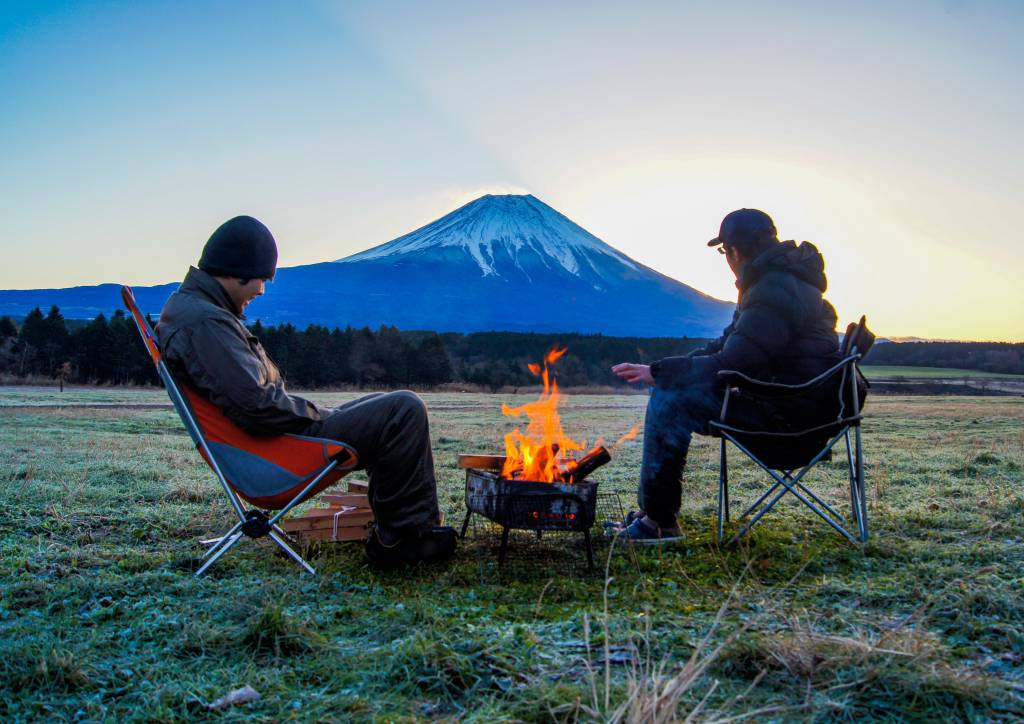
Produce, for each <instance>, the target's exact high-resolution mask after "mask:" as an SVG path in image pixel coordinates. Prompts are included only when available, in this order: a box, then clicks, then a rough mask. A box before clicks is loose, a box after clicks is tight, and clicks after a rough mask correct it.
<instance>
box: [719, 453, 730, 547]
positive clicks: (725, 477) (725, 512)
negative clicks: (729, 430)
mask: <svg viewBox="0 0 1024 724" xmlns="http://www.w3.org/2000/svg"><path fill="white" fill-rule="evenodd" d="M721 441H722V447H721V451H720V452H719V460H718V542H719V543H721V542H722V538H723V536H724V535H725V523H726V522H727V521H728V520H729V468H728V464H729V460H728V456H727V454H726V451H725V438H724V437H723V438H721Z"/></svg>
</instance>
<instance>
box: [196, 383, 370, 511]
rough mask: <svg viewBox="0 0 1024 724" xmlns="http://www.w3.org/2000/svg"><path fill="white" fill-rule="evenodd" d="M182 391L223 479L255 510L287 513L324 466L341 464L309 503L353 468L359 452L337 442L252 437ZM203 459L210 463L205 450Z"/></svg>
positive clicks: (204, 401) (199, 396)
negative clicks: (300, 492) (293, 501)
mask: <svg viewBox="0 0 1024 724" xmlns="http://www.w3.org/2000/svg"><path fill="white" fill-rule="evenodd" d="M179 388H180V389H181V391H182V393H183V394H184V397H185V400H186V402H187V403H188V405H189V407H190V408H191V412H192V414H193V417H194V418H195V420H196V422H197V423H198V425H199V428H200V430H202V433H203V437H205V438H206V443H207V445H208V446H209V448H210V450H211V452H213V454H214V456H215V457H216V458H217V462H218V464H219V466H220V470H221V472H222V473H223V474H224V477H225V478H227V481H228V483H229V484H230V485H231V487H232V489H233V490H234V491H235V492H236V493H238V495H239V496H240V497H242V498H243V499H244V500H245V501H246V502H248V503H250V504H252V505H254V506H257V507H259V508H266V509H269V510H278V509H280V508H282V507H284V505H286V504H287V503H288V502H289V501H291V500H292V498H294V497H295V495H296V494H297V493H298V492H299V491H301V490H302V488H303V487H304V486H305V485H306V484H307V483H308V482H309V481H310V480H311V479H312V478H313V477H314V476H315V475H316V474H317V473H318V472H320V470H321V469H323V467H324V466H325V465H327V464H328V463H330V462H331V460H333V459H338V460H339V463H340V464H339V465H338V466H337V467H336V468H335V469H334V470H332V471H331V472H330V473H328V474H327V475H326V476H325V477H324V478H323V479H322V480H321V481H320V482H318V483H317V486H316V487H315V488H314V489H313V490H311V491H310V492H309V493H307V494H306V496H305V498H306V499H308V498H311V497H313V496H314V495H316V494H317V493H319V492H320V491H321V490H323V489H324V488H326V487H328V486H330V485H332V484H333V483H336V482H337V481H338V480H340V479H341V478H342V477H344V476H345V474H346V473H347V472H348V470H350V469H351V468H352V467H353V466H354V464H355V459H356V455H355V452H354V451H353V450H352V449H351V448H349V447H347V446H346V445H343V444H342V443H339V442H337V441H335V440H325V439H322V438H317V437H307V436H304V435H273V436H260V437H257V436H255V435H250V434H249V433H247V432H246V431H245V430H243V429H241V428H240V427H238V426H237V425H235V423H233V422H231V420H230V419H228V417H227V415H225V414H224V413H223V412H222V411H221V409H220V408H219V407H217V406H216V405H214V404H213V403H212V402H210V401H209V400H207V399H206V398H205V397H203V395H202V394H200V393H199V391H197V390H196V389H194V388H193V387H191V386H189V385H185V384H180V385H179ZM199 453H200V454H201V455H202V456H203V459H204V460H206V453H205V452H203V449H202V448H201V447H200V448H199ZM206 462H207V464H209V463H210V461H209V460H206ZM211 467H212V466H211ZM299 502H300V503H301V502H302V501H301V500H300V501H299Z"/></svg>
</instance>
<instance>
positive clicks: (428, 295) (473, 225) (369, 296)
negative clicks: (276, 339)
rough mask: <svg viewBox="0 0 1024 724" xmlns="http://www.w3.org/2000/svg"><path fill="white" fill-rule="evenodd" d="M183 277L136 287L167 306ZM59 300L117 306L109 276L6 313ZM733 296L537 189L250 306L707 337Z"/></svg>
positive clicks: (290, 276)
mask: <svg viewBox="0 0 1024 724" xmlns="http://www.w3.org/2000/svg"><path fill="white" fill-rule="evenodd" d="M175 288H176V284H166V285H160V286H157V287H148V288H139V289H136V297H137V298H138V300H139V302H140V305H141V306H142V308H143V309H144V310H145V311H147V312H151V313H153V314H157V313H159V310H160V308H161V307H162V305H163V302H164V300H166V298H167V296H168V295H169V294H170V293H171V292H172V291H173V290H174V289H175ZM50 304H57V305H59V306H60V307H61V309H62V310H63V311H64V313H65V315H66V316H68V317H91V316H95V315H96V314H97V313H99V312H101V311H102V312H105V313H108V314H109V313H110V312H111V311H112V310H113V309H115V308H117V307H118V306H119V297H118V296H117V288H116V287H115V286H113V285H100V286H98V287H77V288H73V289H63V290H32V291H24V292H0V314H14V315H18V316H21V315H23V314H25V313H27V312H28V310H30V309H31V308H32V307H34V306H37V305H38V306H42V307H46V306H49V305H50ZM731 313H732V305H731V304H728V303H725V302H721V301H719V300H716V299H713V298H711V297H708V296H707V295H704V294H701V293H700V292H697V291H696V290H694V289H692V288H690V287H688V286H686V285H685V284H681V283H680V282H677V281H675V280H673V279H670V278H668V277H666V276H664V275H662V274H659V273H658V272H656V271H654V270H653V269H649V268H648V267H645V266H643V265H642V264H639V263H638V262H636V261H634V260H632V259H630V258H629V257H627V256H626V255H624V254H622V253H621V252H619V251H618V250H616V249H614V248H613V247H611V246H609V245H608V244H606V243H604V242H603V241H601V240H600V239H598V238H597V237H595V236H594V235H593V234H590V233H589V232H587V231H586V230H585V229H583V228H581V227H580V226H578V225H577V224H575V223H573V222H572V221H571V220H569V219H568V218H566V217H565V216H563V215H562V214H560V213H558V212H557V211H555V210H554V209H552V208H551V207H550V206H548V205H547V204H544V203H543V202H542V201H540V200H539V199H536V198H535V197H533V196H484V197H481V198H479V199H477V200H475V201H472V202H470V203H469V204H466V205H465V206H463V207H461V208H459V209H456V210H455V211H453V212H452V213H450V214H448V215H446V216H444V217H442V218H440V219H438V220H437V221H435V222H433V223H431V224H428V225H427V226H424V227H422V228H420V229H417V230H416V231H413V232H411V233H409V234H406V235H404V236H401V237H399V238H397V239H395V240H393V241H390V242H388V243H386V244H382V245H380V246H376V247H373V248H371V249H367V250H366V251H363V252H360V253H358V254H354V255H352V256H349V257H346V258H344V259H340V260H338V261H336V262H324V263H320V264H309V265H304V266H297V267H290V268H285V269H280V270H279V271H278V274H277V278H276V279H275V280H274V282H273V284H271V285H269V286H268V287H267V294H266V295H265V296H264V297H261V298H260V299H257V300H256V301H255V302H253V303H252V305H250V308H249V310H248V316H249V317H250V318H251V319H262V320H263V321H264V323H269V324H277V323H282V322H291V323H293V324H295V325H297V326H299V327H303V326H305V325H306V324H310V323H316V324H324V325H327V326H332V327H333V326H345V325H348V324H351V325H353V326H360V327H361V326H364V325H368V326H371V327H377V326H379V325H380V324H394V325H395V326H397V327H399V328H400V329H434V330H438V331H459V332H472V331H487V330H507V331H538V332H559V331H567V332H568V331H573V332H586V333H596V332H600V333H604V334H609V335H623V336H625V335H640V336H682V335H687V336H691V337H693V336H710V335H717V334H718V333H719V332H720V331H721V329H722V328H723V327H724V326H725V325H726V324H727V323H728V319H729V316H730V315H731Z"/></svg>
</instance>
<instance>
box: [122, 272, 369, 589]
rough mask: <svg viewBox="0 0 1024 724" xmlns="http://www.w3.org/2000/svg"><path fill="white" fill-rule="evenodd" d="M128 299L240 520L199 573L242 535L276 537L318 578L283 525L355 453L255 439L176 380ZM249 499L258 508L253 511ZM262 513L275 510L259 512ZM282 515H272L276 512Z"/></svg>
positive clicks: (305, 440) (127, 295)
mask: <svg viewBox="0 0 1024 724" xmlns="http://www.w3.org/2000/svg"><path fill="white" fill-rule="evenodd" d="M121 298H122V299H123V300H124V304H125V306H126V307H127V308H128V311H129V312H130V313H131V315H132V319H134V321H135V326H136V329H138V332H139V336H140V337H141V338H142V341H143V343H144V344H145V345H146V350H147V351H148V352H149V355H150V358H151V359H152V360H153V364H154V365H155V366H156V370H157V374H158V375H159V376H160V379H161V380H162V381H163V383H164V387H165V388H166V389H167V394H168V396H169V397H170V398H171V402H172V403H173V404H174V408H175V410H176V411H177V412H178V416H179V417H180V418H181V421H182V423H183V424H184V425H185V429H186V430H187V431H188V434H189V436H190V437H191V438H192V441H193V442H194V443H195V445H196V447H197V448H198V450H199V454H200V455H201V456H202V457H203V459H204V460H205V461H206V463H207V464H208V465H209V466H210V468H211V469H212V470H213V472H214V474H215V475H216V476H217V478H218V479H219V480H220V482H221V485H222V486H223V488H224V492H225V494H226V495H227V496H228V500H229V502H230V503H231V506H232V507H233V508H234V510H235V512H236V514H237V515H238V518H239V520H238V523H236V524H235V526H234V527H233V528H231V530H230V531H228V533H227V534H225V535H224V536H223V537H221V538H217V539H214V541H213V544H214V545H213V547H212V548H211V549H210V550H209V551H207V553H206V556H205V557H206V558H208V560H207V561H206V563H204V564H203V566H202V567H200V569H199V570H198V571H197V572H196V575H197V576H200V575H202V574H203V573H204V572H205V571H206V570H207V569H208V568H209V567H210V566H211V565H212V564H213V563H214V562H216V561H217V559H218V558H220V557H221V556H222V555H224V553H226V552H227V551H228V550H229V549H230V548H231V547H232V546H233V545H234V544H235V543H237V542H238V541H239V540H240V539H241V537H242V536H243V535H245V536H248V537H251V538H260V537H263V536H269V537H270V538H271V539H272V540H273V541H274V542H275V543H276V544H277V545H278V546H280V547H281V548H282V549H283V550H284V551H285V552H286V553H287V554H288V555H289V556H290V557H291V558H292V559H293V560H295V562H297V563H298V564H299V565H301V566H302V567H303V568H304V569H305V570H307V571H309V572H310V573H314V571H313V568H312V566H310V565H309V564H308V563H307V562H306V561H305V560H304V559H303V558H302V557H301V556H300V555H299V554H298V553H296V552H295V551H294V550H293V549H292V548H291V547H290V546H289V545H288V543H287V542H286V533H285V532H284V530H282V529H281V528H280V526H278V525H277V523H278V521H279V520H280V519H281V518H282V517H283V516H284V515H286V514H287V513H288V512H289V511H290V510H291V509H292V508H294V507H295V506H296V505H298V504H299V503H301V502H303V501H305V500H308V499H309V498H311V497H313V496H314V495H316V494H317V493H319V492H320V491H322V490H323V489H324V488H326V487H328V486H329V485H331V484H333V483H335V482H337V481H338V480H340V479H341V478H342V477H344V476H345V475H346V474H347V473H348V472H350V471H351V470H353V469H354V468H355V467H356V466H357V465H358V457H357V455H356V453H355V451H354V450H353V449H352V448H351V447H349V446H347V445H345V444H344V443H342V442H339V441H336V440H326V439H322V438H316V437H308V436H304V435H292V434H286V435H269V436H255V435H251V434H249V433H248V432H246V431H245V430H243V429H242V428H240V427H239V426H237V425H236V424H235V423H233V422H232V421H231V420H230V419H229V418H228V417H227V415H225V414H224V412H223V411H222V410H221V409H220V408H219V407H217V406H216V405H214V404H213V403H212V402H210V401H209V400H208V399H206V397H204V396H203V395H202V394H201V393H200V392H199V391H198V390H196V389H195V388H193V387H192V386H190V385H188V384H185V383H180V382H178V381H177V380H175V379H174V377H173V375H172V374H171V372H170V370H169V369H168V367H167V364H166V363H165V362H164V359H163V355H162V354H161V352H160V348H159V346H158V345H157V341H156V335H155V333H154V332H153V328H152V327H151V326H150V324H149V322H148V320H147V319H146V318H145V317H144V316H143V315H142V312H141V311H140V310H139V308H138V305H137V304H136V303H135V295H134V293H133V292H132V290H131V287H127V286H125V287H122V288H121ZM242 501H245V502H248V503H249V504H250V505H252V506H254V507H253V508H249V509H246V508H245V506H244V505H243V504H242ZM259 508H262V509H263V510H266V511H268V512H263V511H262V510H259ZM275 510H276V511H278V512H277V513H276V514H275V515H270V514H269V511H275Z"/></svg>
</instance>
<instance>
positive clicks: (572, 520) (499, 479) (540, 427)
mask: <svg viewBox="0 0 1024 724" xmlns="http://www.w3.org/2000/svg"><path fill="white" fill-rule="evenodd" d="M565 352H566V349H565V348H561V349H559V348H557V347H556V348H555V349H552V350H551V351H550V352H548V353H547V355H545V357H544V360H543V362H542V363H540V364H531V365H530V366H529V369H530V372H532V373H533V374H534V376H536V377H538V378H540V380H541V383H542V385H543V387H542V391H541V394H540V397H539V398H538V399H536V400H534V401H532V402H528V403H526V404H523V405H520V406H518V407H512V406H509V405H507V404H503V405H502V406H501V411H502V414H503V415H504V416H505V417H508V418H515V419H523V420H524V421H525V423H526V424H525V427H524V426H523V425H520V426H519V427H516V428H515V429H514V430H513V431H512V432H510V433H508V434H507V435H505V441H504V442H505V455H503V456H501V455H460V456H459V467H461V468H465V469H466V508H467V513H466V519H465V522H464V523H463V526H462V537H465V535H466V530H467V528H468V526H469V521H470V518H471V516H472V514H473V513H479V514H480V515H483V516H484V517H485V518H488V519H489V520H491V521H493V522H495V523H497V524H498V525H500V526H501V527H502V541H501V549H500V552H499V554H498V560H499V563H500V562H503V561H504V558H505V553H506V550H507V547H508V535H509V530H510V529H522V530H531V531H536V532H537V535H538V536H540V535H541V532H542V531H546V530H561V531H576V532H579V533H582V534H583V535H584V537H585V542H586V548H587V562H588V564H589V565H590V567H593V554H592V550H591V545H590V529H591V528H592V527H593V525H594V520H595V517H596V511H597V483H596V482H594V481H592V480H589V479H588V476H589V475H591V474H592V473H593V472H594V471H595V470H597V469H598V468H599V467H601V466H602V465H604V464H606V463H608V462H609V461H611V455H612V452H614V450H615V449H616V448H618V446H619V445H621V444H622V443H623V442H625V441H626V440H629V439H631V438H633V437H635V436H636V433H637V429H636V428H635V427H634V428H633V429H632V430H630V431H629V432H628V433H626V434H625V435H623V436H622V437H621V438H620V439H619V440H618V442H616V443H615V445H613V446H612V447H611V449H610V450H609V449H608V448H607V447H605V446H604V444H603V443H602V441H600V440H598V441H597V444H595V445H594V446H593V447H590V448H588V446H587V443H586V442H585V441H580V440H576V439H573V438H571V437H569V435H568V434H567V433H566V432H565V430H564V429H563V427H562V420H561V416H560V415H559V404H560V403H561V401H562V399H563V398H562V395H561V393H560V392H559V390H558V383H557V381H556V379H555V375H554V373H553V371H552V370H551V367H552V366H553V365H554V364H555V363H556V362H557V361H558V360H559V359H560V358H561V357H562V356H563V355H564V354H565Z"/></svg>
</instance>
